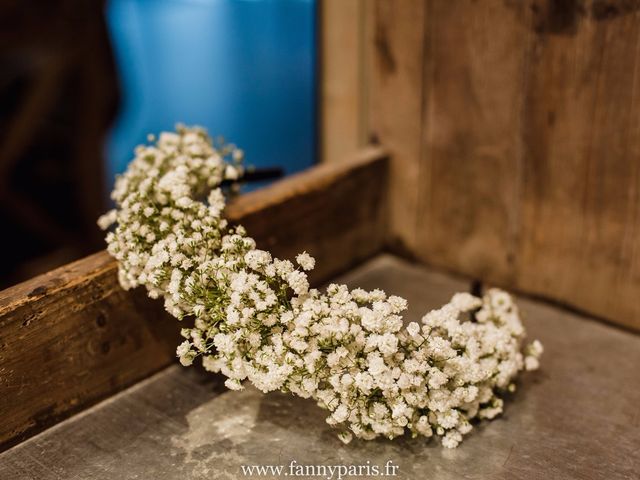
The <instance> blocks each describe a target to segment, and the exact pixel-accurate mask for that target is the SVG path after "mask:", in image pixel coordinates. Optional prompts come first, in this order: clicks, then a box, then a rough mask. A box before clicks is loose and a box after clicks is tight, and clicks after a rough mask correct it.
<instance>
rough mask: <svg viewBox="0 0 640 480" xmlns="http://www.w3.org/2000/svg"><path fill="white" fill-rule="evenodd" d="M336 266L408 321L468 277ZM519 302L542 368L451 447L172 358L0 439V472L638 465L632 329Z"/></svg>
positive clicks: (526, 473)
mask: <svg viewBox="0 0 640 480" xmlns="http://www.w3.org/2000/svg"><path fill="white" fill-rule="evenodd" d="M336 280H337V281H340V282H345V283H347V284H348V285H350V286H351V287H356V286H359V287H363V288H383V289H385V290H386V291H388V292H390V293H394V294H398V295H402V296H404V297H405V298H407V299H408V300H409V306H410V311H409V312H408V314H407V318H406V320H407V321H411V320H414V321H416V320H419V318H420V317H421V316H422V315H423V314H424V313H425V311H427V310H428V309H432V308H437V307H438V306H440V305H442V303H444V302H446V301H447V300H448V299H449V298H450V297H451V295H452V294H453V293H454V292H455V291H459V290H464V289H466V288H467V287H468V282H464V281H462V280H460V279H458V278H455V277H451V276H449V275H444V274H442V273H438V272H432V271H429V270H427V269H425V268H423V267H419V266H416V265H413V264H409V263H407V262H404V261H400V260H398V259H397V258H394V257H391V256H388V255H385V256H381V257H376V258H375V259H373V260H371V261H370V262H367V263H366V264H364V265H362V266H361V267H359V268H357V269H355V270H354V271H351V272H349V273H347V274H346V275H344V276H341V277H340V278H338V279H336ZM518 302H519V305H520V307H521V309H522V310H523V311H524V314H525V315H526V319H525V323H526V327H527V331H528V332H529V334H530V336H531V338H539V339H540V340H541V341H542V342H543V343H544V345H545V353H544V355H543V357H542V366H541V370H539V371H536V372H530V373H525V374H523V375H522V378H521V379H520V380H519V382H518V391H517V392H516V394H515V395H511V396H509V397H508V398H507V399H506V401H505V413H504V414H503V415H502V416H500V417H498V418H497V419H495V420H494V421H491V422H482V423H480V424H479V425H477V426H476V428H475V429H474V430H473V431H472V432H471V433H470V434H469V435H468V436H466V437H465V440H464V442H463V443H462V444H461V445H460V446H459V447H458V448H457V449H455V450H445V449H442V447H441V446H440V445H439V444H438V442H437V441H434V440H431V441H426V440H425V439H424V438H417V439H413V440H412V439H411V438H409V437H408V436H407V437H402V438H397V439H395V440H393V441H388V440H384V439H380V440H377V441H373V442H366V441H360V440H354V441H353V442H352V443H350V444H349V445H343V444H342V443H341V442H340V441H339V440H338V439H337V437H336V431H335V430H333V429H332V428H331V427H330V426H329V425H327V424H326V422H325V421H324V419H325V417H326V412H325V411H323V410H320V409H319V408H317V407H316V406H315V405H314V404H313V402H312V401H310V400H303V399H301V398H297V397H294V396H293V395H287V394H282V393H276V392H274V393H269V394H267V395H264V394H262V393H260V392H259V391H257V390H256V389H254V388H251V387H248V388H246V389H245V390H243V391H241V392H233V391H228V390H226V389H225V388H224V387H223V386H222V385H221V384H222V382H221V377H219V376H213V375H207V374H203V373H202V372H199V371H198V370H197V369H195V368H189V369H183V368H180V367H179V366H172V367H170V368H168V369H166V370H164V371H162V372H160V373H159V374H157V375H155V376H153V377H152V378H150V379H148V380H146V381H144V382H142V383H140V384H138V385H136V386H134V387H133V388H131V389H129V390H127V391H125V392H123V393H122V394H120V395H118V396H115V397H113V398H110V399H108V400H107V401H105V402H103V403H101V404H100V405H97V406H96V407H94V408H92V409H90V410H88V411H87V412H86V414H83V415H79V416H76V417H73V418H71V419H69V420H67V421H65V422H63V423H62V424H60V425H59V426H58V427H57V428H55V429H51V430H49V431H47V432H44V434H43V435H39V436H37V437H35V438H33V439H30V440H29V441H27V442H25V443H23V444H21V445H19V446H17V447H15V448H13V449H11V450H9V451H7V452H4V453H3V454H1V455H0V478H3V479H4V478H7V479H12V480H27V479H29V480H31V479H34V480H35V479H37V480H58V479H60V478H64V479H82V480H103V479H122V480H129V479H131V480H133V479H141V478H144V479H154V480H169V479H176V478H180V479H184V480H196V479H197V480H200V479H202V480H204V479H216V478H220V479H244V478H247V476H246V475H243V473H242V469H241V466H242V465H284V466H285V469H286V468H288V465H289V464H290V462H291V460H296V461H297V462H298V464H304V465H361V464H366V462H370V464H372V465H382V466H384V465H385V463H386V462H387V461H389V460H391V461H392V462H393V464H394V465H397V466H398V467H399V471H398V472H397V476H396V477H394V478H398V479H414V480H424V479H437V480H460V479H467V480H478V479H483V480H484V479H509V480H548V479H563V480H564V479H581V480H623V479H628V480H630V479H635V478H637V472H638V471H639V469H640V453H639V452H638V448H637V446H638V443H639V442H640V429H639V428H638V427H639V423H638V421H639V419H640V417H639V416H638V404H639V402H640V389H639V387H638V383H637V380H636V377H637V375H636V374H637V371H636V370H637V368H636V365H637V364H638V362H640V338H639V337H638V336H637V335H632V334H630V333H628V332H623V331H621V330H619V329H616V328H612V327H609V326H606V325H603V324H601V323H598V322H594V321H591V320H590V319H588V318H584V317H580V316H579V315H575V314H572V313H568V312H566V311H563V310H562V309H558V308H554V307H550V306H549V305H545V304H543V303H541V302H535V301H529V300H525V299H521V300H518ZM612 365H615V368H612ZM621 385H625V386H626V388H620V386H621ZM612 392H615V394H612ZM285 471H286V470H285ZM327 476H328V475H327ZM278 478H285V477H284V476H283V475H279V476H278ZM334 478H335V476H334ZM343 478H345V477H343Z"/></svg>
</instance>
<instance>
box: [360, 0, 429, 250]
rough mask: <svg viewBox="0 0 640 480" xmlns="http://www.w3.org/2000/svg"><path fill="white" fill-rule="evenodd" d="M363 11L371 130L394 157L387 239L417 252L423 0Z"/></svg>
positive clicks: (384, 0)
mask: <svg viewBox="0 0 640 480" xmlns="http://www.w3.org/2000/svg"><path fill="white" fill-rule="evenodd" d="M366 13H367V25H368V27H367V35H368V39H367V43H368V45H369V48H366V49H365V50H366V52H365V53H366V55H368V56H369V58H368V60H367V65H368V69H369V72H368V74H367V75H368V76H369V80H368V85H369V86H370V93H369V95H368V100H369V107H368V112H369V122H368V123H369V129H370V136H371V137H372V140H374V141H379V142H380V143H381V144H382V145H384V146H385V148H387V149H388V150H389V152H390V154H391V156H392V161H391V164H390V176H389V192H390V197H389V212H390V215H389V222H390V231H392V232H393V233H394V235H393V237H391V238H390V240H391V241H393V243H394V245H395V247H396V248H398V249H401V250H411V251H416V250H417V248H418V244H417V238H416V221H417V215H418V204H419V198H420V195H421V194H422V192H423V190H422V187H421V186H420V183H419V182H420V169H421V163H420V161H419V160H420V158H421V152H422V144H421V135H422V120H423V114H424V109H423V107H424V106H423V102H422V97H423V78H424V55H425V51H424V26H425V25H424V23H425V2H424V1H397V0H374V1H371V2H369V4H368V8H367V10H366Z"/></svg>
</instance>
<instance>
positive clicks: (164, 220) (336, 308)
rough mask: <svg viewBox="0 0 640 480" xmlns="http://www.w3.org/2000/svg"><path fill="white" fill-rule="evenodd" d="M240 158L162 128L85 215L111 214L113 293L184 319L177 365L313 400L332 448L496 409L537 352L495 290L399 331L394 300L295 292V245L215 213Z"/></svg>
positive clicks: (450, 426) (300, 259)
mask: <svg viewBox="0 0 640 480" xmlns="http://www.w3.org/2000/svg"><path fill="white" fill-rule="evenodd" d="M153 140H154V138H153V137H150V141H153ZM242 159H243V153H242V151H241V150H239V149H236V148H235V147H234V146H232V145H231V146H230V145H215V144H214V143H213V141H212V140H211V139H210V138H209V136H208V135H207V134H206V132H205V130H203V129H201V128H197V127H196V128H187V127H184V126H178V129H177V133H168V132H164V133H162V134H161V135H160V136H159V138H158V140H157V142H156V144H155V145H152V146H139V147H137V148H136V150H135V159H134V160H133V161H132V162H131V164H130V165H129V167H128V169H127V171H126V172H125V173H124V174H123V175H122V176H119V177H118V179H117V180H116V184H115V189H114V191H113V193H112V198H113V200H114V201H115V203H116V206H117V208H116V209H114V210H112V211H110V212H108V213H107V214H105V215H103V216H102V217H101V218H100V220H99V222H98V223H99V224H100V226H101V227H102V228H103V229H108V228H109V227H110V226H111V225H112V224H114V223H117V227H116V228H115V229H114V230H113V231H111V232H109V233H108V234H107V236H106V241H107V243H108V251H109V253H110V254H111V255H112V256H113V257H115V258H116V259H117V261H118V263H119V269H118V276H119V281H120V283H121V285H122V287H123V288H125V289H129V288H133V287H136V286H138V285H144V286H145V287H146V288H147V290H148V293H149V296H150V297H152V298H158V297H162V298H164V304H165V307H166V309H167V311H168V312H169V313H170V314H171V315H173V316H175V317H176V318H178V319H179V320H181V319H183V318H184V317H187V316H188V317H194V318H195V322H194V324H193V325H194V326H193V327H192V328H184V329H182V332H181V333H182V335H183V336H184V337H185V338H186V340H185V341H184V342H183V343H181V344H180V345H179V346H178V348H177V355H178V356H179V357H180V362H181V363H182V364H183V365H185V366H186V365H190V364H191V363H192V362H193V361H194V359H195V358H196V357H201V358H202V364H203V366H204V368H205V369H207V370H209V371H212V372H221V373H222V374H223V375H225V376H226V377H227V380H226V382H225V385H226V386H227V387H228V388H230V389H233V390H239V389H241V388H243V387H242V382H243V380H245V379H246V380H249V381H250V382H251V383H252V384H253V385H254V386H255V387H256V388H258V389H260V390H262V391H263V392H269V391H273V390H280V391H283V392H291V393H293V394H295V395H298V396H300V397H303V398H313V399H314V400H315V401H316V402H317V403H318V405H319V406H320V407H322V408H325V409H327V410H329V412H330V415H329V417H328V418H327V423H329V424H330V425H335V426H337V427H338V428H340V433H339V437H340V438H341V439H342V440H343V441H344V442H345V443H346V442H349V441H350V440H351V438H352V437H353V436H354V435H355V436H356V437H359V438H363V439H367V440H370V439H373V438H376V437H378V436H385V437H388V438H394V437H396V436H399V435H402V434H404V433H405V432H406V431H409V432H411V435H412V436H413V437H416V436H418V435H422V436H425V437H431V436H433V435H434V434H435V435H437V436H440V437H442V444H443V445H444V446H445V447H449V448H453V447H455V446H457V445H458V443H459V442H460V441H461V440H462V436H463V435H464V434H466V433H468V432H469V431H470V430H471V429H472V425H471V421H472V420H473V419H483V418H487V419H491V418H493V417H495V416H496V415H498V414H499V413H500V412H502V407H503V400H502V399H501V398H500V395H501V394H502V393H504V392H505V391H514V390H515V384H514V383H513V382H514V381H515V378H516V376H517V375H518V373H519V372H520V371H521V370H523V369H526V370H534V369H536V368H537V367H538V358H539V356H540V354H541V353H542V345H541V344H540V342H538V341H535V342H533V343H532V344H531V345H528V346H526V347H523V340H524V336H525V331H524V328H523V326H522V323H521V321H520V317H519V314H518V309H517V307H516V305H515V304H514V303H513V301H512V299H511V297H510V296H509V295H508V294H507V293H505V292H503V291H500V290H496V289H492V290H489V291H488V292H487V293H486V294H485V295H484V297H483V298H477V297H475V296H472V295H470V294H468V293H457V294H455V295H454V296H453V298H452V299H451V301H450V302H449V303H448V304H446V305H444V306H443V307H441V308H439V309H437V310H433V311H431V312H429V313H427V314H426V315H425V316H424V317H423V318H422V322H421V324H418V323H416V322H411V323H409V324H408V325H407V326H406V327H404V326H403V320H402V316H401V313H402V312H403V311H404V310H406V308H407V302H406V300H404V299H403V298H400V297H397V296H393V295H392V296H387V295H386V294H385V292H383V291H382V290H373V291H370V292H367V291H365V290H362V289H359V288H358V289H354V290H349V289H348V288H347V287H346V286H345V285H336V284H331V285H329V287H328V288H327V289H326V292H321V291H319V290H317V289H311V288H309V281H308V279H307V274H306V273H305V271H309V270H312V269H313V268H314V266H315V260H314V259H313V258H312V257H311V256H309V255H308V254H307V253H305V252H303V253H301V254H299V255H298V256H297V257H296V264H294V263H292V262H291V261H289V260H280V259H277V258H273V257H272V255H271V254H270V253H269V252H266V251H263V250H259V249H257V248H256V243H255V241H254V240H253V239H252V238H251V237H249V236H248V235H247V233H246V231H245V230H244V228H243V227H241V226H232V225H229V224H228V222H227V221H226V220H225V219H224V218H223V209H224V206H225V197H224V195H223V191H222V189H221V186H222V183H223V182H224V181H232V182H233V181H236V180H237V179H239V178H240V177H241V176H242V173H243V167H242ZM225 183H228V182H225ZM205 196H206V199H207V201H206V202H204V201H202V200H201V199H204V198H205Z"/></svg>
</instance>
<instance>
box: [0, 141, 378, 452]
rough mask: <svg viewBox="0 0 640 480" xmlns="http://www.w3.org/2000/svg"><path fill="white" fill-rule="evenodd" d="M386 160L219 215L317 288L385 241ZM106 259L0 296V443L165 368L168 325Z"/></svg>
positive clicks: (305, 181)
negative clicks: (302, 270)
mask: <svg viewBox="0 0 640 480" xmlns="http://www.w3.org/2000/svg"><path fill="white" fill-rule="evenodd" d="M385 184H386V156H385V154H384V152H382V151H381V150H379V149H368V150H364V151H363V152H361V153H360V154H359V155H357V156H356V157H355V158H353V159H352V161H351V162H348V163H344V164H340V165H333V166H321V167H317V168H313V169H311V170H309V171H307V172H304V173H301V174H299V175H296V176H292V177H290V178H287V179H285V180H283V181H281V182H278V183H275V184H273V185H272V186H270V187H268V188H265V189H263V190H259V191H255V192H253V193H250V194H247V195H244V196H241V197H239V198H238V199H236V200H235V201H234V202H233V203H232V204H230V205H229V206H228V210H227V217H228V218H229V219H230V220H231V221H232V222H235V223H242V224H244V225H245V226H246V227H247V229H248V230H249V232H250V233H251V235H252V236H253V237H254V238H255V239H256V241H257V242H258V245H259V246H261V247H263V248H268V249H270V250H271V251H272V252H273V253H274V254H276V255H278V256H280V257H286V258H291V257H293V255H295V254H296V253H298V252H300V251H302V250H305V249H306V250H307V251H308V252H309V253H310V254H312V255H314V256H316V258H317V261H318V262H317V265H318V267H317V272H315V275H314V276H313V277H312V279H313V280H314V281H316V282H320V281H323V280H325V279H327V278H329V277H331V276H333V275H335V274H337V273H339V272H342V271H344V270H346V269H348V268H350V267H352V266H353V264H354V263H355V262H358V261H361V260H363V259H364V258H366V257H368V256H370V255H372V254H374V253H375V252H376V251H378V250H379V249H380V248H381V247H382V242H383V240H384V236H385V232H384V229H385V225H386V223H385V218H384V215H385V211H384V208H383V207H384V203H385V200H384V199H385ZM116 270H117V266H116V263H115V261H113V260H112V259H111V257H109V256H108V255H107V253H106V252H100V253H97V254H95V255H92V256H90V257H88V258H85V259H83V260H80V261H78V262H75V263H72V264H70V265H67V266H65V267H62V268H60V269H57V270H54V271H52V272H49V273H47V274H45V275H42V276H39V277H36V278H34V279H32V280H30V281H27V282H25V283H22V284H20V285H16V286H15V287H12V288H10V289H7V290H4V291H2V292H0V418H1V419H2V421H1V422H0V445H3V446H4V447H6V446H7V445H9V444H11V443H15V442H17V441H20V440H22V439H24V438H26V437H28V436H30V435H32V434H34V433H36V432H38V431H40V430H42V429H43V428H46V427H47V426H49V425H51V424H53V423H55V422H56V421H58V420H59V419H61V418H64V417H66V416H69V415H70V414H72V413H73V412H75V411H78V410H80V409H82V408H84V407H86V406H87V405H89V404H91V403H95V402H96V401H97V400H99V399H101V398H103V397H105V396H107V395H110V394H112V393H114V392H116V391H118V390H120V389H122V388H124V387H126V386H128V385H131V384H132V383H134V382H136V381H138V380H140V379H141V378H144V377H146V376H148V375H149V374H151V373H152V372H154V371H156V370H158V369H160V368H162V367H164V366H166V365H168V364H169V363H170V362H171V361H172V360H173V358H174V349H175V345H176V340H177V331H178V326H179V324H178V322H176V321H175V320H174V319H171V318H168V316H167V315H166V314H165V313H164V312H163V310H162V306H161V302H153V301H151V300H149V299H147V298H146V296H145V294H144V292H143V291H133V292H125V291H123V290H122V289H121V288H120V287H119V285H118V283H117V279H116Z"/></svg>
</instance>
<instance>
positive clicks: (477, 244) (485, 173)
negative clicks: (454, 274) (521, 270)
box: [414, 0, 529, 282]
mask: <svg viewBox="0 0 640 480" xmlns="http://www.w3.org/2000/svg"><path fill="white" fill-rule="evenodd" d="M427 3H428V11H427V27H426V35H427V49H426V52H425V58H426V75H425V89H426V92H425V97H424V100H423V101H424V103H425V111H426V116H425V121H424V124H423V132H422V134H423V142H424V152H423V157H422V158H421V159H420V162H421V164H422V168H421V172H420V173H421V176H420V182H419V192H420V199H419V200H420V202H419V204H418V207H419V211H418V223H417V227H416V230H417V237H418V248H417V249H416V250H415V253H416V254H417V255H418V256H419V257H420V258H421V259H423V260H425V261H427V262H428V263H431V264H434V265H438V266H443V267H446V268H449V269H453V270H456V271H460V272H464V273H467V274H472V275H475V276H480V277H482V278H488V279H491V280H494V281H495V280H500V281H502V282H504V281H508V280H509V279H511V278H512V275H513V272H514V269H513V266H514V265H513V264H514V261H515V258H514V251H515V248H516V242H517V234H518V227H519V215H518V208H517V204H518V201H519V196H520V188H519V186H520V182H519V181H520V174H521V159H522V151H521V141H520V137H519V130H520V124H521V117H522V107H523V92H524V86H525V84H526V81H527V70H528V60H527V51H528V44H529V32H528V29H527V22H528V15H529V10H527V9H524V8H523V9H520V8H513V6H512V5H510V4H509V3H508V2H503V1H502V0H490V1H486V2H474V1H471V0H468V1H467V0H465V1H457V2H437V1H428V2H427ZM414 161H417V159H416V160H414Z"/></svg>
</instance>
